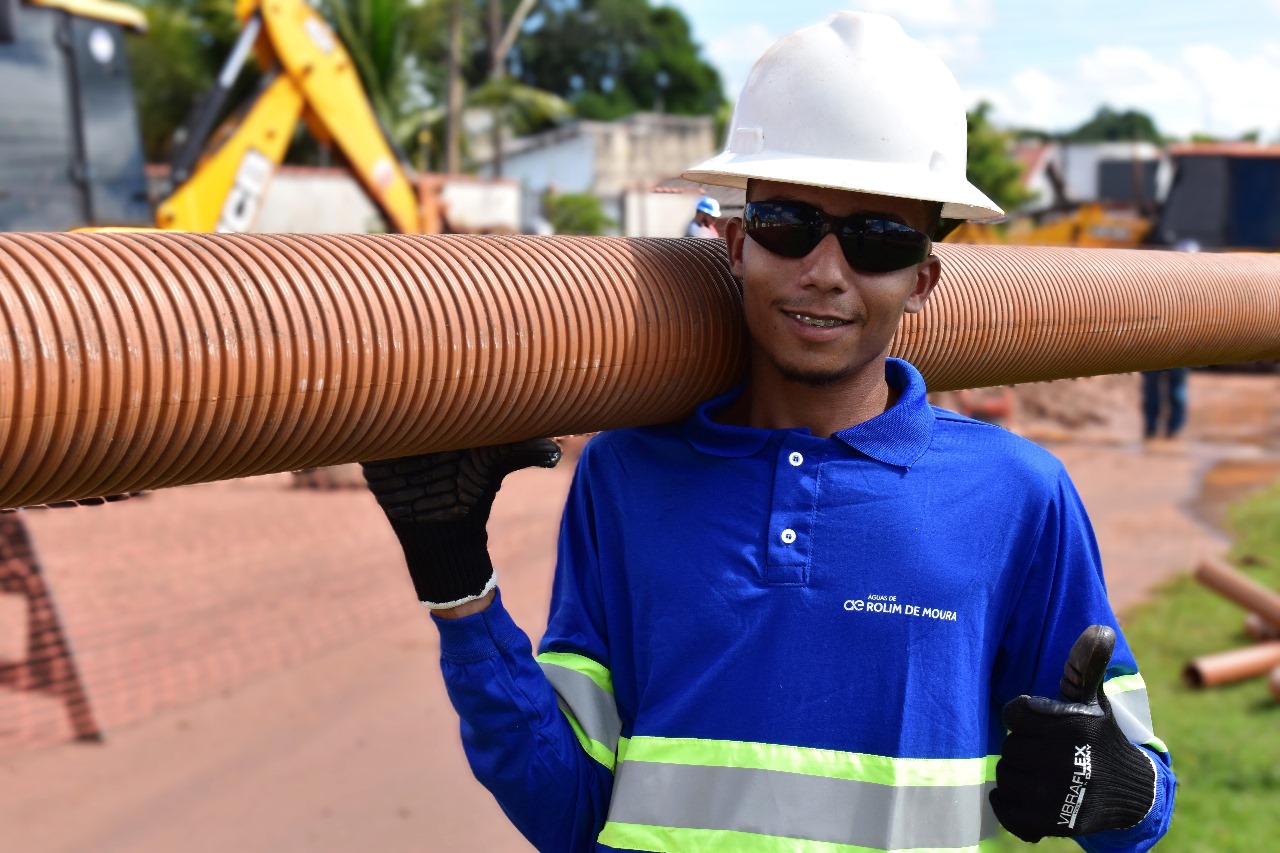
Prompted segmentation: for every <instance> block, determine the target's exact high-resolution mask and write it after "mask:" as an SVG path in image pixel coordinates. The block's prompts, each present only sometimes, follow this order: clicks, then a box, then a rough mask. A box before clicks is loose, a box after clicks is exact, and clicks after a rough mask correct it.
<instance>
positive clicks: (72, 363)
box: [0, 233, 1280, 507]
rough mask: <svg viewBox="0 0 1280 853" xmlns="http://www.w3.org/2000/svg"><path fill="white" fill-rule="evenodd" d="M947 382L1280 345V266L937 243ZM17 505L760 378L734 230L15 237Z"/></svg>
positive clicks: (375, 453) (509, 436)
mask: <svg viewBox="0 0 1280 853" xmlns="http://www.w3.org/2000/svg"><path fill="white" fill-rule="evenodd" d="M937 251H938V254H939V255H940V256H941V257H942V258H943V266H944V273H943V280H942V283H941V285H940V286H939V288H938V290H937V292H936V294H935V296H934V298H933V299H932V300H931V302H930V304H929V307H928V309H927V310H926V311H925V312H924V313H922V314H920V315H918V316H914V317H909V318H907V320H906V322H905V323H904V325H903V327H902V329H901V331H900V332H899V334H898V337H897V338H896V339H895V342H894V345H893V347H892V349H891V352H892V353H893V354H895V355H900V356H903V357H906V358H908V359H910V360H911V361H913V362H914V363H915V364H916V365H918V366H919V367H920V369H921V370H922V372H923V373H924V375H925V377H926V379H927V380H928V382H929V385H930V387H931V388H933V389H934V390H947V389H954V388H965V387H977V386H983V385H995V384H1005V383H1016V382H1026V381H1032V380H1043V379H1055V378H1062V377H1068V376H1084V375H1091V374H1101V373H1116V372H1124V371H1131V370H1138V369H1146V368H1153V367H1167V366H1175V365H1193V364H1206V363H1214V362H1225V361H1237V360H1245V359H1259V358H1274V357H1277V356H1280V289H1278V288H1277V286H1276V284H1275V282H1277V281H1280V257H1271V256H1262V255H1256V256H1250V255H1222V254H1203V253H1202V254H1187V253H1164V252H1150V251H1125V250H1073V249H1046V248H1032V247H1021V246H939V247H938V248H937ZM0 308H2V309H3V311H4V313H5V318H4V327H3V330H0V335H2V336H3V337H2V338H0V446H3V451H2V455H0V507H14V506H22V505H28V504H39V503H50V502H56V501H61V500H72V499H81V498H86V497H93V496H98V495H103V494H110V493H119V492H129V491H136V490H141V489H154V488H159V487H163V486H175V485H180V484H184V483H196V482H204V481H210V480H218V479H228V478H232V477H243V476H248V475H253V474H265V473H269V472H277V471H289V470H295V469H299V468H306V467H315V466H322V465H331V464H336V463H340V462H350V461H354V460H359V459H371V458H377V457H385V456H392V455H398V454H405V453H412V452H423V451H428V450H443V449H449V448H457V447H461V446H465V445H479V444H487V443H495V442H501V441H508V440H514V439H519V438H527V437H532V436H541V435H561V434H569V433H576V432H587V431H593V430H598V429H605V428H611V427H620V426H627V425H639V424H645V423H655V422H661V421H665V420H670V419H673V418H677V417H680V416H681V415H683V414H685V413H686V412H688V411H689V410H690V409H692V408H693V407H694V406H695V405H696V404H697V403H698V402H699V401H700V400H702V399H705V398H706V397H708V396H710V395H713V394H715V393H717V392H720V391H722V390H724V389H726V388H728V387H730V386H731V385H732V384H733V383H735V382H736V381H738V380H739V379H740V377H741V372H742V368H743V364H744V361H743V351H744V340H745V338H744V332H743V328H742V323H741V304H740V296H739V292H738V288H737V285H736V283H735V282H734V280H733V278H732V277H731V276H730V274H729V271H728V266H727V261H726V257H725V252H724V245H723V243H721V242H719V241H708V240H702V241H700V240H680V239H674V240H652V239H649V240H644V239H624V238H574V237H468V236H450V237H410V236H393V235H377V236H372V235H365V236H358V235H349V236H319V235H253V236H250V235H215V234H171V233H165V234H158V233H121V234H8V235H0Z"/></svg>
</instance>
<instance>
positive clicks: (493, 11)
mask: <svg viewBox="0 0 1280 853" xmlns="http://www.w3.org/2000/svg"><path fill="white" fill-rule="evenodd" d="M505 60H506V51H504V50H503V49H502V0H489V81H490V82H491V83H497V82H498V81H499V80H501V79H502V78H503V76H505V75H504V71H505V69H504V63H505ZM489 120H490V121H491V122H492V127H491V128H490V137H489V138H490V140H491V142H492V145H493V176H494V177H495V178H501V177H502V106H501V105H500V104H494V105H493V109H492V111H491V112H490V114H489Z"/></svg>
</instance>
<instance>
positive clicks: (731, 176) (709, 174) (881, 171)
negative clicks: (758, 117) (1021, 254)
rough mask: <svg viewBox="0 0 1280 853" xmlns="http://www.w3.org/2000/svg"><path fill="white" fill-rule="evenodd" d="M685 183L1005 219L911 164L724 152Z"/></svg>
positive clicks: (988, 204)
mask: <svg viewBox="0 0 1280 853" xmlns="http://www.w3.org/2000/svg"><path fill="white" fill-rule="evenodd" d="M680 177H682V178H684V179H685V180H686V181H693V182H694V183H699V184H711V185H712V186H720V187H734V188H736V189H740V190H741V189H746V188H747V181H748V180H750V179H752V178H754V179H756V180H762V181H779V182H782V183H787V184H804V185H806V186H812V187H828V188H830V189H837V190H851V191H854V192H864V193H871V194H873V195H885V196H893V197H896V198H915V199H920V200H921V201H936V202H941V203H942V216H943V218H944V219H972V220H978V221H981V220H989V219H999V218H1000V217H1002V216H1004V211H1003V210H1001V209H1000V207H999V205H997V204H996V203H995V202H993V201H992V200H991V199H989V198H987V196H986V195H985V194H984V193H983V192H982V191H981V190H979V189H978V188H977V187H975V186H974V185H973V184H971V183H969V182H968V181H967V180H963V179H960V180H957V179H955V178H954V177H951V176H947V175H941V174H938V173H937V172H933V171H931V170H929V169H927V168H922V167H920V166H916V165H913V164H910V163H867V162H863V161H860V160H841V159H835V158H826V157H805V156H798V155H796V154H791V153H785V154H784V153H782V152H771V151H761V152H759V153H756V154H738V153H735V152H732V151H725V152H724V153H722V154H718V155H717V156H715V157H712V158H711V159H710V160H707V161H706V162H703V163H699V164H698V165H697V166H694V167H693V168H692V169H689V170H688V171H686V172H684V173H682V174H681V175H680Z"/></svg>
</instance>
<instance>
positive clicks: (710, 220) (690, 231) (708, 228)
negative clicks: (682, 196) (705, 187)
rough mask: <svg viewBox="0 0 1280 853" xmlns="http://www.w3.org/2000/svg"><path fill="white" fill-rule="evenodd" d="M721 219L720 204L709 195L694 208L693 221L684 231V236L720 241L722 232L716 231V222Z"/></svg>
mask: <svg viewBox="0 0 1280 853" xmlns="http://www.w3.org/2000/svg"><path fill="white" fill-rule="evenodd" d="M719 218H720V202H718V201H716V200H715V199H714V198H712V197H711V196H709V195H704V196H703V197H702V198H700V199H698V206H697V207H696V208H694V211H693V219H691V220H690V221H689V227H688V228H686V229H685V230H684V236H686V237H701V238H703V239H707V240H716V239H718V238H719V237H720V232H719V231H717V230H716V220H717V219H719Z"/></svg>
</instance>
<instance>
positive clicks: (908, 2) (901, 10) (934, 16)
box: [849, 0, 1280, 29]
mask: <svg viewBox="0 0 1280 853" xmlns="http://www.w3.org/2000/svg"><path fill="white" fill-rule="evenodd" d="M1275 2H1277V3H1280V0H1275ZM849 5H850V6H852V7H853V8H856V9H859V10H861V11H863V12H882V13H884V14H886V15H891V16H893V17H894V18H897V19H898V20H899V21H900V22H901V23H902V24H903V25H904V26H906V27H909V28H910V27H920V28H926V29H951V28H954V27H975V28H986V27H990V26H991V25H993V24H994V23H995V19H996V12H995V0H861V2H854V3H850V4H849Z"/></svg>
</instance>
